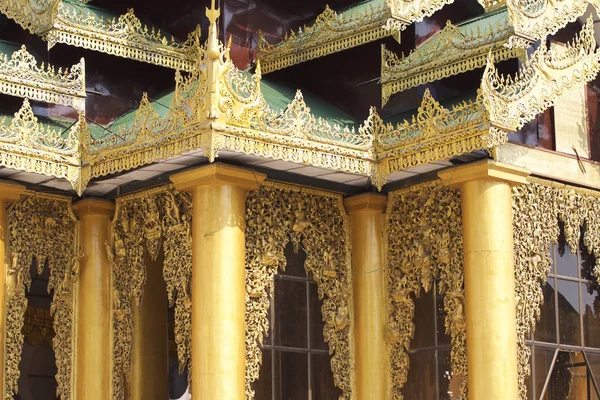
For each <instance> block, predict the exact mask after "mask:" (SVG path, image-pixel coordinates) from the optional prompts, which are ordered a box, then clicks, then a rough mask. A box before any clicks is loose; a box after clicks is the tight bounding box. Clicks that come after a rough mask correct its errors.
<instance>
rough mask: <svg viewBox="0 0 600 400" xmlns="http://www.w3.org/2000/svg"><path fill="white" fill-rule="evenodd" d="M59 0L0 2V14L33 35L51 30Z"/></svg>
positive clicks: (10, 0) (11, 0) (5, 0)
mask: <svg viewBox="0 0 600 400" xmlns="http://www.w3.org/2000/svg"><path fill="white" fill-rule="evenodd" d="M60 4H61V0H2V1H1V2H0V12H1V13H2V14H4V15H6V16H7V17H8V18H11V19H13V20H14V21H15V22H16V23H17V24H19V25H20V26H21V27H22V28H23V29H26V30H28V31H29V32H31V33H33V34H34V35H43V34H45V32H46V31H48V30H49V29H51V28H52V24H53V23H54V19H55V18H56V14H57V13H58V7H59V5H60Z"/></svg>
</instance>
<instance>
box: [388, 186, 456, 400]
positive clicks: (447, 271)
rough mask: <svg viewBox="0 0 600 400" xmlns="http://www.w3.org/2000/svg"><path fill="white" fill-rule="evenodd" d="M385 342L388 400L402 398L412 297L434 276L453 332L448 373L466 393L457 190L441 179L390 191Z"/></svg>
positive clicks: (429, 284)
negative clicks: (388, 388) (387, 314)
mask: <svg viewBox="0 0 600 400" xmlns="http://www.w3.org/2000/svg"><path fill="white" fill-rule="evenodd" d="M386 215H387V218H388V232H387V237H388V244H387V248H388V254H387V264H388V267H387V268H386V287H387V291H388V293H389V297H388V312H389V316H388V318H389V321H388V331H387V334H388V343H389V354H390V374H391V376H390V382H391V383H390V384H391V393H392V397H391V398H392V399H394V400H401V399H403V398H404V397H403V395H402V389H403V386H404V384H405V383H406V380H407V378H408V370H409V358H408V354H407V352H406V349H409V348H410V341H411V339H412V338H413V335H414V329H415V327H414V323H413V319H414V318H415V315H414V308H415V306H414V303H413V300H412V298H411V296H417V297H418V296H419V294H420V293H421V290H424V291H425V292H428V291H429V290H432V288H433V287H434V282H435V281H437V282H438V283H437V289H438V293H439V294H440V295H444V310H445V311H446V317H445V320H444V323H445V329H446V333H447V334H449V335H450V337H451V343H452V347H451V366H452V371H451V375H456V376H459V377H460V378H461V379H462V385H461V388H460V393H459V394H458V395H459V398H462V399H465V398H466V395H467V393H466V392H467V350H466V322H465V315H464V287H463V279H464V273H463V271H464V266H463V240H462V213H461V202H460V192H459V191H458V190H457V189H452V188H448V187H446V186H444V185H443V184H442V183H441V182H440V181H434V182H430V183H425V184H421V185H418V186H414V187H411V188H408V189H404V190H400V191H395V192H391V193H390V194H389V201H388V209H387V212H386Z"/></svg>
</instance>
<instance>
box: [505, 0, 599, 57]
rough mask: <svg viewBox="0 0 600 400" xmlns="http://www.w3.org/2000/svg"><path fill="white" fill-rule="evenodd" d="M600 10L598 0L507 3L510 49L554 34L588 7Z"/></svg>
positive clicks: (512, 1) (540, 0) (518, 0)
mask: <svg viewBox="0 0 600 400" xmlns="http://www.w3.org/2000/svg"><path fill="white" fill-rule="evenodd" d="M590 4H591V5H593V6H594V7H595V8H596V10H598V9H599V8H600V2H599V1H598V0H590V1H585V0H506V7H507V9H508V13H509V16H510V20H511V22H512V25H513V26H514V36H513V37H511V39H510V43H509V45H510V46H516V47H528V46H529V45H530V44H531V43H533V42H535V41H537V40H542V42H543V41H544V39H545V38H546V37H547V36H548V35H552V34H555V33H556V32H558V30H559V29H561V28H563V27H564V26H566V25H567V24H568V23H570V22H573V21H575V20H576V19H577V18H578V17H580V16H582V15H584V14H585V12H586V10H587V8H588V6H589V5H590Z"/></svg>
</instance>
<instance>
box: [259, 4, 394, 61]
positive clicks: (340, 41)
mask: <svg viewBox="0 0 600 400" xmlns="http://www.w3.org/2000/svg"><path fill="white" fill-rule="evenodd" d="M378 3H379V4H376V5H373V4H370V5H369V6H367V8H366V10H365V11H364V12H358V11H357V12H355V13H351V14H344V13H339V14H338V13H336V12H335V11H333V10H331V9H330V8H329V6H326V7H325V11H324V12H323V13H322V14H320V15H319V16H318V17H317V19H316V21H315V23H314V24H313V25H311V26H304V28H301V29H300V30H299V31H298V32H297V33H294V32H293V31H292V32H291V33H290V34H289V36H288V35H286V37H285V38H284V39H283V40H282V41H281V42H279V43H277V44H273V45H272V44H270V43H269V42H267V40H266V39H265V37H264V35H263V33H262V32H259V38H258V58H259V59H260V62H261V64H262V68H263V72H264V73H269V72H272V71H276V70H279V69H283V68H287V67H289V66H292V65H296V64H300V63H302V62H305V61H308V60H312V59H315V58H319V57H324V56H326V55H329V54H333V53H337V52H340V51H343V50H347V49H350V48H353V47H357V46H360V45H363V44H365V43H370V42H373V41H375V40H378V39H381V38H384V37H387V36H391V35H393V34H394V33H393V32H392V31H388V30H386V29H384V28H383V25H384V24H385V23H386V21H387V20H388V19H389V18H390V17H391V14H390V9H389V7H388V6H387V4H386V3H385V2H384V1H379V2H378ZM398 40H399V37H398Z"/></svg>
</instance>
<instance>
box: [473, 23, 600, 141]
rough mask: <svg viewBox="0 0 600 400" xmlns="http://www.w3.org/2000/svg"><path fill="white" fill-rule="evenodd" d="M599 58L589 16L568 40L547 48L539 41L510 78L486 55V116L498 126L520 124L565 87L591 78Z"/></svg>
mask: <svg viewBox="0 0 600 400" xmlns="http://www.w3.org/2000/svg"><path fill="white" fill-rule="evenodd" d="M599 61H600V51H597V50H596V40H595V39H594V24H593V21H592V19H591V18H590V19H588V21H587V23H586V24H585V26H584V27H583V28H582V30H581V32H580V34H579V35H578V36H577V37H576V38H575V39H574V40H573V42H572V43H568V44H567V45H566V46H564V47H563V46H554V47H552V48H551V49H548V46H547V45H546V43H545V42H543V43H541V45H540V47H539V48H538V49H537V50H536V51H535V53H533V55H532V56H531V57H530V58H529V60H528V61H527V63H526V64H525V66H524V67H523V68H522V69H521V71H520V72H519V73H518V74H517V75H516V76H515V77H514V78H513V77H512V76H508V77H505V76H503V75H500V74H499V73H498V71H497V70H496V67H495V66H494V60H493V57H492V56H490V57H489V58H488V63H487V66H486V68H485V71H484V74H483V79H482V82H481V90H482V92H483V101H484V104H485V106H486V108H487V109H488V111H489V113H490V119H491V120H492V121H493V123H494V124H495V126H496V127H497V128H499V129H503V130H506V131H514V130H516V129H519V128H521V127H522V126H523V125H524V124H525V123H526V122H528V121H530V120H532V119H533V118H535V116H536V115H537V114H539V113H541V112H542V111H544V110H546V109H547V108H549V107H551V106H553V105H554V104H555V102H556V101H557V100H558V99H559V98H560V97H561V96H562V95H563V94H565V93H566V92H568V91H569V89H571V88H573V87H575V86H577V85H584V84H586V83H587V82H589V81H591V80H592V79H594V78H595V77H596V75H597V74H598V71H600V62H599Z"/></svg>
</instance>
